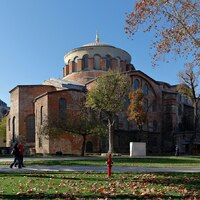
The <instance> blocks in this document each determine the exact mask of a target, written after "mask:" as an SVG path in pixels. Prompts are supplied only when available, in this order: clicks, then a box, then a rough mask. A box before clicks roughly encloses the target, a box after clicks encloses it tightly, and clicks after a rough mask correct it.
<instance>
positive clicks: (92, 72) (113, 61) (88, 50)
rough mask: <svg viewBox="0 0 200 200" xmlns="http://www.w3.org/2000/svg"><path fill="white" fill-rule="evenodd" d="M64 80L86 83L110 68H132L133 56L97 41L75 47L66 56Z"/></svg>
mask: <svg viewBox="0 0 200 200" xmlns="http://www.w3.org/2000/svg"><path fill="white" fill-rule="evenodd" d="M64 62H65V66H64V68H63V79H62V80H64V81H76V82H78V83H80V84H86V83H87V82H90V81H91V80H94V79H95V78H96V77H98V76H101V75H102V74H103V73H105V72H106V71H108V70H115V69H116V70H120V71H121V72H124V71H127V70H132V69H133V67H132V65H131V56H130V54H129V53H127V52H126V51H124V50H123V49H120V48H117V47H114V46H112V45H109V44H106V43H101V42H99V37H98V35H96V41H95V42H92V43H88V44H85V45H83V46H81V47H79V48H75V49H73V50H71V51H69V52H68V53H66V54H65V56H64Z"/></svg>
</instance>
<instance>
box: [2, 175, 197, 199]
mask: <svg viewBox="0 0 200 200" xmlns="http://www.w3.org/2000/svg"><path fill="white" fill-rule="evenodd" d="M199 177H200V173H123V174H122V173H113V174H112V177H111V178H108V177H107V175H106V174H105V173H76V172H56V173H55V172H48V173H44V172H40V173H22V172H19V173H16V172H15V173H13V172H11V173H3V172H0V199H106V198H107V199H195V198H196V199H198V198H200V180H199Z"/></svg>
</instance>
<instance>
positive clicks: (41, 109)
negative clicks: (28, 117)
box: [40, 106, 43, 125]
mask: <svg viewBox="0 0 200 200" xmlns="http://www.w3.org/2000/svg"><path fill="white" fill-rule="evenodd" d="M42 124H43V106H41V108H40V125H42Z"/></svg>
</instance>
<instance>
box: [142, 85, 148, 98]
mask: <svg viewBox="0 0 200 200" xmlns="http://www.w3.org/2000/svg"><path fill="white" fill-rule="evenodd" d="M143 93H144V94H145V95H148V93H149V87H148V85H147V84H146V83H145V84H144V86H143Z"/></svg>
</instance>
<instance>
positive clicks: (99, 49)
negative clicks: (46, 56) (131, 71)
mask: <svg viewBox="0 0 200 200" xmlns="http://www.w3.org/2000/svg"><path fill="white" fill-rule="evenodd" d="M85 55H88V57H89V58H93V57H94V56H95V55H99V56H100V57H102V58H105V57H106V56H108V55H109V56H111V58H113V59H119V60H121V61H126V63H131V56H130V54H129V53H127V52H126V51H124V50H123V49H120V48H117V47H114V46H112V45H109V44H106V43H101V42H99V38H98V37H96V41H95V42H93V43H88V44H86V45H83V46H81V47H78V48H75V49H73V50H71V51H69V52H68V53H66V54H65V56H64V62H65V64H68V63H69V62H70V61H74V60H75V59H82V58H83V56H85Z"/></svg>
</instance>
